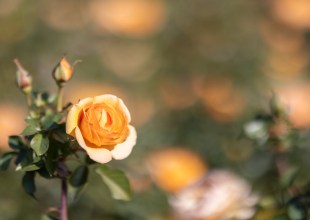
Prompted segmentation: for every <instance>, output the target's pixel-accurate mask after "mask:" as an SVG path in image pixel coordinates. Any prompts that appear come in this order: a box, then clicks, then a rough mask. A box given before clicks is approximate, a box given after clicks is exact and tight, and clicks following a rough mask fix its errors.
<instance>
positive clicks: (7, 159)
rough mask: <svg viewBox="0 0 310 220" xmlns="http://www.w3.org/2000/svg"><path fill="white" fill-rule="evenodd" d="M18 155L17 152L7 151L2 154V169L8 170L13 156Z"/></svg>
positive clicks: (0, 163) (0, 168)
mask: <svg viewBox="0 0 310 220" xmlns="http://www.w3.org/2000/svg"><path fill="white" fill-rule="evenodd" d="M14 156H16V152H7V153H4V154H3V155H2V156H1V159H0V170H3V171H4V170H7V169H8V168H9V166H10V163H11V160H12V158H13V157H14Z"/></svg>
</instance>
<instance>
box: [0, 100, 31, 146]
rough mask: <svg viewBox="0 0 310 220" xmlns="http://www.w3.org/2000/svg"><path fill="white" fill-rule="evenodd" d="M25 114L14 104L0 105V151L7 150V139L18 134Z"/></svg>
mask: <svg viewBox="0 0 310 220" xmlns="http://www.w3.org/2000/svg"><path fill="white" fill-rule="evenodd" d="M25 118H26V112H25V111H24V110H23V109H22V108H21V107H20V106H18V105H15V104H9V103H8V104H5V103H4V104H1V105H0V127H1V132H0V149H3V150H8V148H9V147H8V143H7V142H8V137H9V136H10V135H18V134H20V133H21V132H22V131H23V129H24V126H25V122H24V119H25Z"/></svg>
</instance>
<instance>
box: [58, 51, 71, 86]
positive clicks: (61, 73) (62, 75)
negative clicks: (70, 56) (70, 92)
mask: <svg viewBox="0 0 310 220" xmlns="http://www.w3.org/2000/svg"><path fill="white" fill-rule="evenodd" d="M72 75H73V67H72V66H71V65H70V63H69V62H68V61H67V59H66V58H65V57H63V58H62V59H61V60H60V61H59V63H58V64H57V65H56V67H55V68H54V70H53V77H54V79H55V81H56V83H57V84H58V86H63V85H64V84H65V83H66V82H67V81H69V80H70V79H71V78H72Z"/></svg>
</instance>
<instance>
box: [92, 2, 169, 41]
mask: <svg viewBox="0 0 310 220" xmlns="http://www.w3.org/2000/svg"><path fill="white" fill-rule="evenodd" d="M89 8H90V10H89V16H90V17H91V19H92V20H93V22H94V24H95V25H96V26H97V29H98V30H100V29H102V30H107V31H109V32H112V33H117V34H125V35H129V36H133V37H144V36H147V35H150V34H152V33H155V32H157V31H158V30H159V29H160V28H161V27H162V25H163V23H164V21H165V18H166V8H165V5H164V2H163V1H162V0H151V1H150V0H93V1H91V3H90V7H89Z"/></svg>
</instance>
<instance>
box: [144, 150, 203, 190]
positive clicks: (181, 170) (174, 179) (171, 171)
mask: <svg viewBox="0 0 310 220" xmlns="http://www.w3.org/2000/svg"><path fill="white" fill-rule="evenodd" d="M147 167H148V170H149V172H150V175H151V177H152V179H153V180H154V182H155V183H156V184H157V185H158V186H159V187H160V188H162V189H163V190H165V191H167V192H178V191H180V190H181V189H183V188H185V187H186V186H188V185H190V184H192V183H194V182H195V181H197V180H198V179H200V178H201V177H202V176H203V175H204V174H205V173H206V172H207V166H206V165H205V164H204V162H203V161H202V159H201V158H200V157H199V156H198V155H197V154H195V153H194V152H192V151H190V150H186V149H183V148H179V147H171V148H164V149H160V150H157V151H155V152H152V153H151V155H150V157H149V158H148V159H147Z"/></svg>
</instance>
